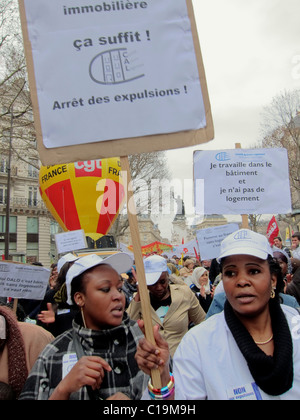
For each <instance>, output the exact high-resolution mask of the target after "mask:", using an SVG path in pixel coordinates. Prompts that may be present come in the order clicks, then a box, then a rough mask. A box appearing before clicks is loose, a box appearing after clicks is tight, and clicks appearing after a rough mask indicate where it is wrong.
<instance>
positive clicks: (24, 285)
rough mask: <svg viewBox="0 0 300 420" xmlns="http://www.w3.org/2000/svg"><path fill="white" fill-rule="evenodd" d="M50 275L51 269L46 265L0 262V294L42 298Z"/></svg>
mask: <svg viewBox="0 0 300 420" xmlns="http://www.w3.org/2000/svg"><path fill="white" fill-rule="evenodd" d="M49 276H50V270H48V269H47V268H44V267H39V266H35V265H26V264H14V263H7V262H0V296H3V297H11V298H14V299H32V300H42V299H43V298H44V296H45V293H46V289H47V285H48V282H49Z"/></svg>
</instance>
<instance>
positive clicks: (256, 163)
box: [194, 149, 292, 214]
mask: <svg viewBox="0 0 300 420" xmlns="http://www.w3.org/2000/svg"><path fill="white" fill-rule="evenodd" d="M194 179H195V203H196V212H198V213H200V214H202V213H203V211H202V209H203V202H202V197H203V191H199V186H200V187H201V186H202V185H204V213H205V214H279V213H282V214H287V213H290V212H291V207H292V206H291V192H290V182H289V164H288V156H287V151H286V149H253V150H250V149H249V150H248V149H247V150H243V149H234V150H223V151H216V150H213V151H198V152H195V154H194ZM197 180H204V183H203V182H202V183H201V182H197Z"/></svg>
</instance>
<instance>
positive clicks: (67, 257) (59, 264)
mask: <svg viewBox="0 0 300 420" xmlns="http://www.w3.org/2000/svg"><path fill="white" fill-rule="evenodd" d="M76 260H78V257H77V256H76V255H74V254H71V252H69V253H68V254H65V255H63V256H62V257H61V258H60V259H59V260H58V262H57V272H58V273H59V272H60V270H61V269H62V268H63V266H64V265H65V264H66V263H67V262H72V261H76Z"/></svg>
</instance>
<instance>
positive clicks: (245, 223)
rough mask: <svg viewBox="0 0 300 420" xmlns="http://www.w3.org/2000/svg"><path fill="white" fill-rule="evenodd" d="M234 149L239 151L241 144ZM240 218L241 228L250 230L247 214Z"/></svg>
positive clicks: (237, 144)
mask: <svg viewBox="0 0 300 420" xmlns="http://www.w3.org/2000/svg"><path fill="white" fill-rule="evenodd" d="M235 148H236V149H241V148H242V145H241V143H236V144H235ZM241 216H242V228H243V229H250V226H249V218H248V214H242V215H241Z"/></svg>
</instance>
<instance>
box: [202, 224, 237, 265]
mask: <svg viewBox="0 0 300 420" xmlns="http://www.w3.org/2000/svg"><path fill="white" fill-rule="evenodd" d="M237 230H239V225H237V224H235V223H231V224H229V225H223V226H217V227H213V228H208V229H200V230H197V232H196V236H197V240H198V244H199V248H200V256H201V260H212V259H213V258H217V257H218V256H219V254H220V247H221V242H222V241H223V239H225V238H226V237H227V236H228V235H230V234H231V233H233V232H235V231H237Z"/></svg>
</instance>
